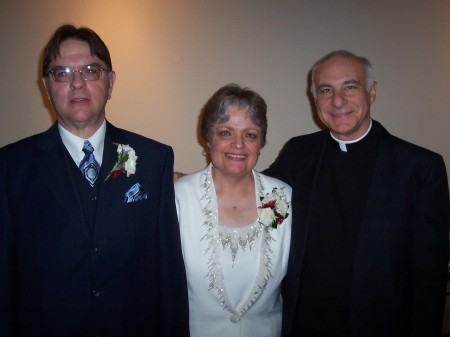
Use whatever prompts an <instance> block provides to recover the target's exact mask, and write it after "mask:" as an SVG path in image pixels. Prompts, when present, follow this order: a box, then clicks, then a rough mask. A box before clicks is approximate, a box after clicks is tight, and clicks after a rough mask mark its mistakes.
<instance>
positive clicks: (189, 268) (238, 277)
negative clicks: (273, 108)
mask: <svg viewBox="0 0 450 337" xmlns="http://www.w3.org/2000/svg"><path fill="white" fill-rule="evenodd" d="M266 113H267V107H266V103H265V102H264V100H263V99H262V98H261V97H260V96H259V95H258V94H257V93H255V92H253V91H251V90H249V89H247V88H241V87H239V86H237V85H234V84H231V85H227V86H225V87H222V88H221V89H219V90H218V91H217V92H216V93H215V94H214V95H213V96H212V97H211V98H210V99H209V100H208V102H207V103H206V104H205V106H204V107H203V110H202V117H201V125H200V128H201V134H202V138H203V140H204V142H205V144H206V146H207V150H208V152H209V156H210V159H211V163H210V164H209V166H208V167H207V168H206V169H205V170H203V171H200V172H197V173H194V174H191V175H188V176H185V177H183V178H181V179H179V180H178V181H177V183H176V184H175V193H176V204H177V211H178V218H179V222H180V232H181V241H182V248H183V256H184V262H185V265H186V274H187V281H188V290H189V312H190V330H191V337H222V336H223V337H237V336H242V337H278V336H280V334H281V318H282V317H281V315H282V299H281V294H280V284H281V281H282V279H283V277H284V275H285V274H286V267H287V262H288V254H289V245H290V233H291V219H292V216H291V215H289V212H290V207H289V205H290V201H291V188H290V187H289V186H288V185H286V184H285V183H283V182H281V181H280V180H277V179H274V178H270V177H268V176H265V175H263V174H261V173H258V172H256V171H255V170H254V167H255V165H256V163H257V161H258V157H259V154H260V149H261V148H262V147H263V146H264V144H265V142H266V132H267V118H266Z"/></svg>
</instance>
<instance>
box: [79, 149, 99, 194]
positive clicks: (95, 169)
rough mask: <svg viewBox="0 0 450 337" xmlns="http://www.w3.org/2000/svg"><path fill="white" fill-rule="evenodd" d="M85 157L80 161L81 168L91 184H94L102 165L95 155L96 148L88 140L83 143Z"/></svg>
mask: <svg viewBox="0 0 450 337" xmlns="http://www.w3.org/2000/svg"><path fill="white" fill-rule="evenodd" d="M83 152H84V158H83V160H82V161H81V163H80V166H79V167H80V170H81V173H83V175H84V177H85V178H86V179H87V180H88V181H89V183H90V184H91V186H94V183H95V180H96V179H97V177H98V173H99V172H100V165H99V164H98V163H97V161H96V160H95V157H94V148H93V147H92V145H91V143H90V142H89V141H88V140H85V141H84V144H83Z"/></svg>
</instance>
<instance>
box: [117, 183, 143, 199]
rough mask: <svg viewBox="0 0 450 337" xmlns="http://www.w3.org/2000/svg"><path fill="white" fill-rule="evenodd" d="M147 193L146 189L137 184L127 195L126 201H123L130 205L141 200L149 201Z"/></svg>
mask: <svg viewBox="0 0 450 337" xmlns="http://www.w3.org/2000/svg"><path fill="white" fill-rule="evenodd" d="M147 198H148V196H147V192H145V191H144V188H143V187H142V186H141V184H139V183H136V184H134V185H133V186H131V188H130V189H129V190H128V191H127V192H126V193H125V199H124V201H123V203H124V204H129V203H131V202H136V201H140V200H145V199H147Z"/></svg>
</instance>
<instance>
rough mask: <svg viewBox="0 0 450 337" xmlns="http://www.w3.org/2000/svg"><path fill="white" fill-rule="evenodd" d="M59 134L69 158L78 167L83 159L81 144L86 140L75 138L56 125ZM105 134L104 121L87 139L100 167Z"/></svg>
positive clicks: (59, 125)
mask: <svg viewBox="0 0 450 337" xmlns="http://www.w3.org/2000/svg"><path fill="white" fill-rule="evenodd" d="M58 130H59V134H60V135H61V139H62V141H63V143H64V146H65V147H66V149H67V151H69V154H70V156H71V157H72V159H73V161H74V162H75V163H76V164H77V165H78V164H79V163H80V162H81V160H82V159H83V157H84V152H83V143H84V141H85V140H86V139H83V138H80V137H78V136H75V135H74V134H73V133H71V132H69V131H67V130H66V129H64V127H63V126H62V125H61V124H59V123H58ZM105 134H106V120H104V121H103V123H102V125H101V126H100V127H99V128H98V130H97V131H95V133H94V134H93V135H92V136H91V137H89V138H88V139H87V140H89V142H90V143H91V145H92V147H93V148H94V156H95V160H97V162H98V164H99V165H102V160H103V147H104V144H105V142H104V141H105Z"/></svg>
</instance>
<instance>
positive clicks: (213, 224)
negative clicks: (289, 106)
mask: <svg viewBox="0 0 450 337" xmlns="http://www.w3.org/2000/svg"><path fill="white" fill-rule="evenodd" d="M211 167H212V166H211V165H210V166H209V168H208V169H207V170H205V172H204V173H203V174H204V180H203V183H202V186H201V187H202V188H203V189H204V190H205V194H204V195H203V196H202V198H201V201H203V202H204V203H206V204H205V206H204V207H203V209H202V212H203V214H204V215H205V217H206V219H205V221H204V223H203V225H204V226H206V228H207V233H206V234H205V235H204V236H203V238H202V240H203V239H206V240H207V242H208V248H207V249H206V252H205V254H207V253H208V252H209V253H210V257H209V260H208V273H207V275H206V276H207V277H208V278H209V280H210V283H209V290H212V289H215V290H216V291H217V293H218V295H219V298H220V303H221V305H222V306H223V307H224V308H225V309H226V310H228V311H229V312H230V313H231V314H232V316H231V318H230V319H231V320H232V321H233V322H234V323H236V322H238V321H239V320H240V317H241V316H242V315H243V314H244V313H245V312H247V311H248V310H249V309H250V308H251V307H252V305H253V303H255V301H256V300H257V299H258V298H259V296H260V295H261V294H262V293H263V291H264V290H265V288H266V285H267V282H268V281H269V278H270V277H271V276H272V274H271V265H272V261H271V256H273V251H272V249H271V248H270V242H271V241H275V240H274V239H273V238H272V236H271V235H270V232H271V230H272V228H270V226H264V225H262V224H261V223H259V221H258V220H256V221H255V223H254V224H253V225H251V226H250V227H249V230H248V231H244V232H233V231H230V230H226V229H224V228H223V227H224V226H220V225H219V224H218V207H217V198H216V195H215V192H214V186H213V185H212V176H211ZM253 173H254V179H255V188H256V193H257V198H256V200H260V198H259V196H263V192H264V186H263V185H262V183H261V178H260V176H259V174H258V173H257V172H256V171H253ZM257 202H258V203H260V202H259V201H257ZM257 206H260V205H257ZM258 212H259V210H258ZM230 232H231V233H233V235H232V234H230ZM260 234H262V235H263V238H262V243H261V247H260V250H261V252H260V261H259V271H258V275H257V277H256V282H255V284H254V285H253V288H252V291H251V292H250V295H249V297H248V298H247V300H246V301H245V303H244V304H243V305H242V307H241V308H233V307H232V305H231V303H230V300H229V298H228V295H227V291H226V289H225V282H224V276H223V270H222V264H221V256H220V246H222V248H223V249H224V250H225V249H226V248H227V247H230V250H231V258H232V261H233V263H234V260H235V259H236V255H237V253H238V251H239V247H241V248H242V249H246V247H247V245H248V248H249V249H251V246H252V244H253V242H254V241H255V240H256V239H257V238H258V236H259V235H260Z"/></svg>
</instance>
